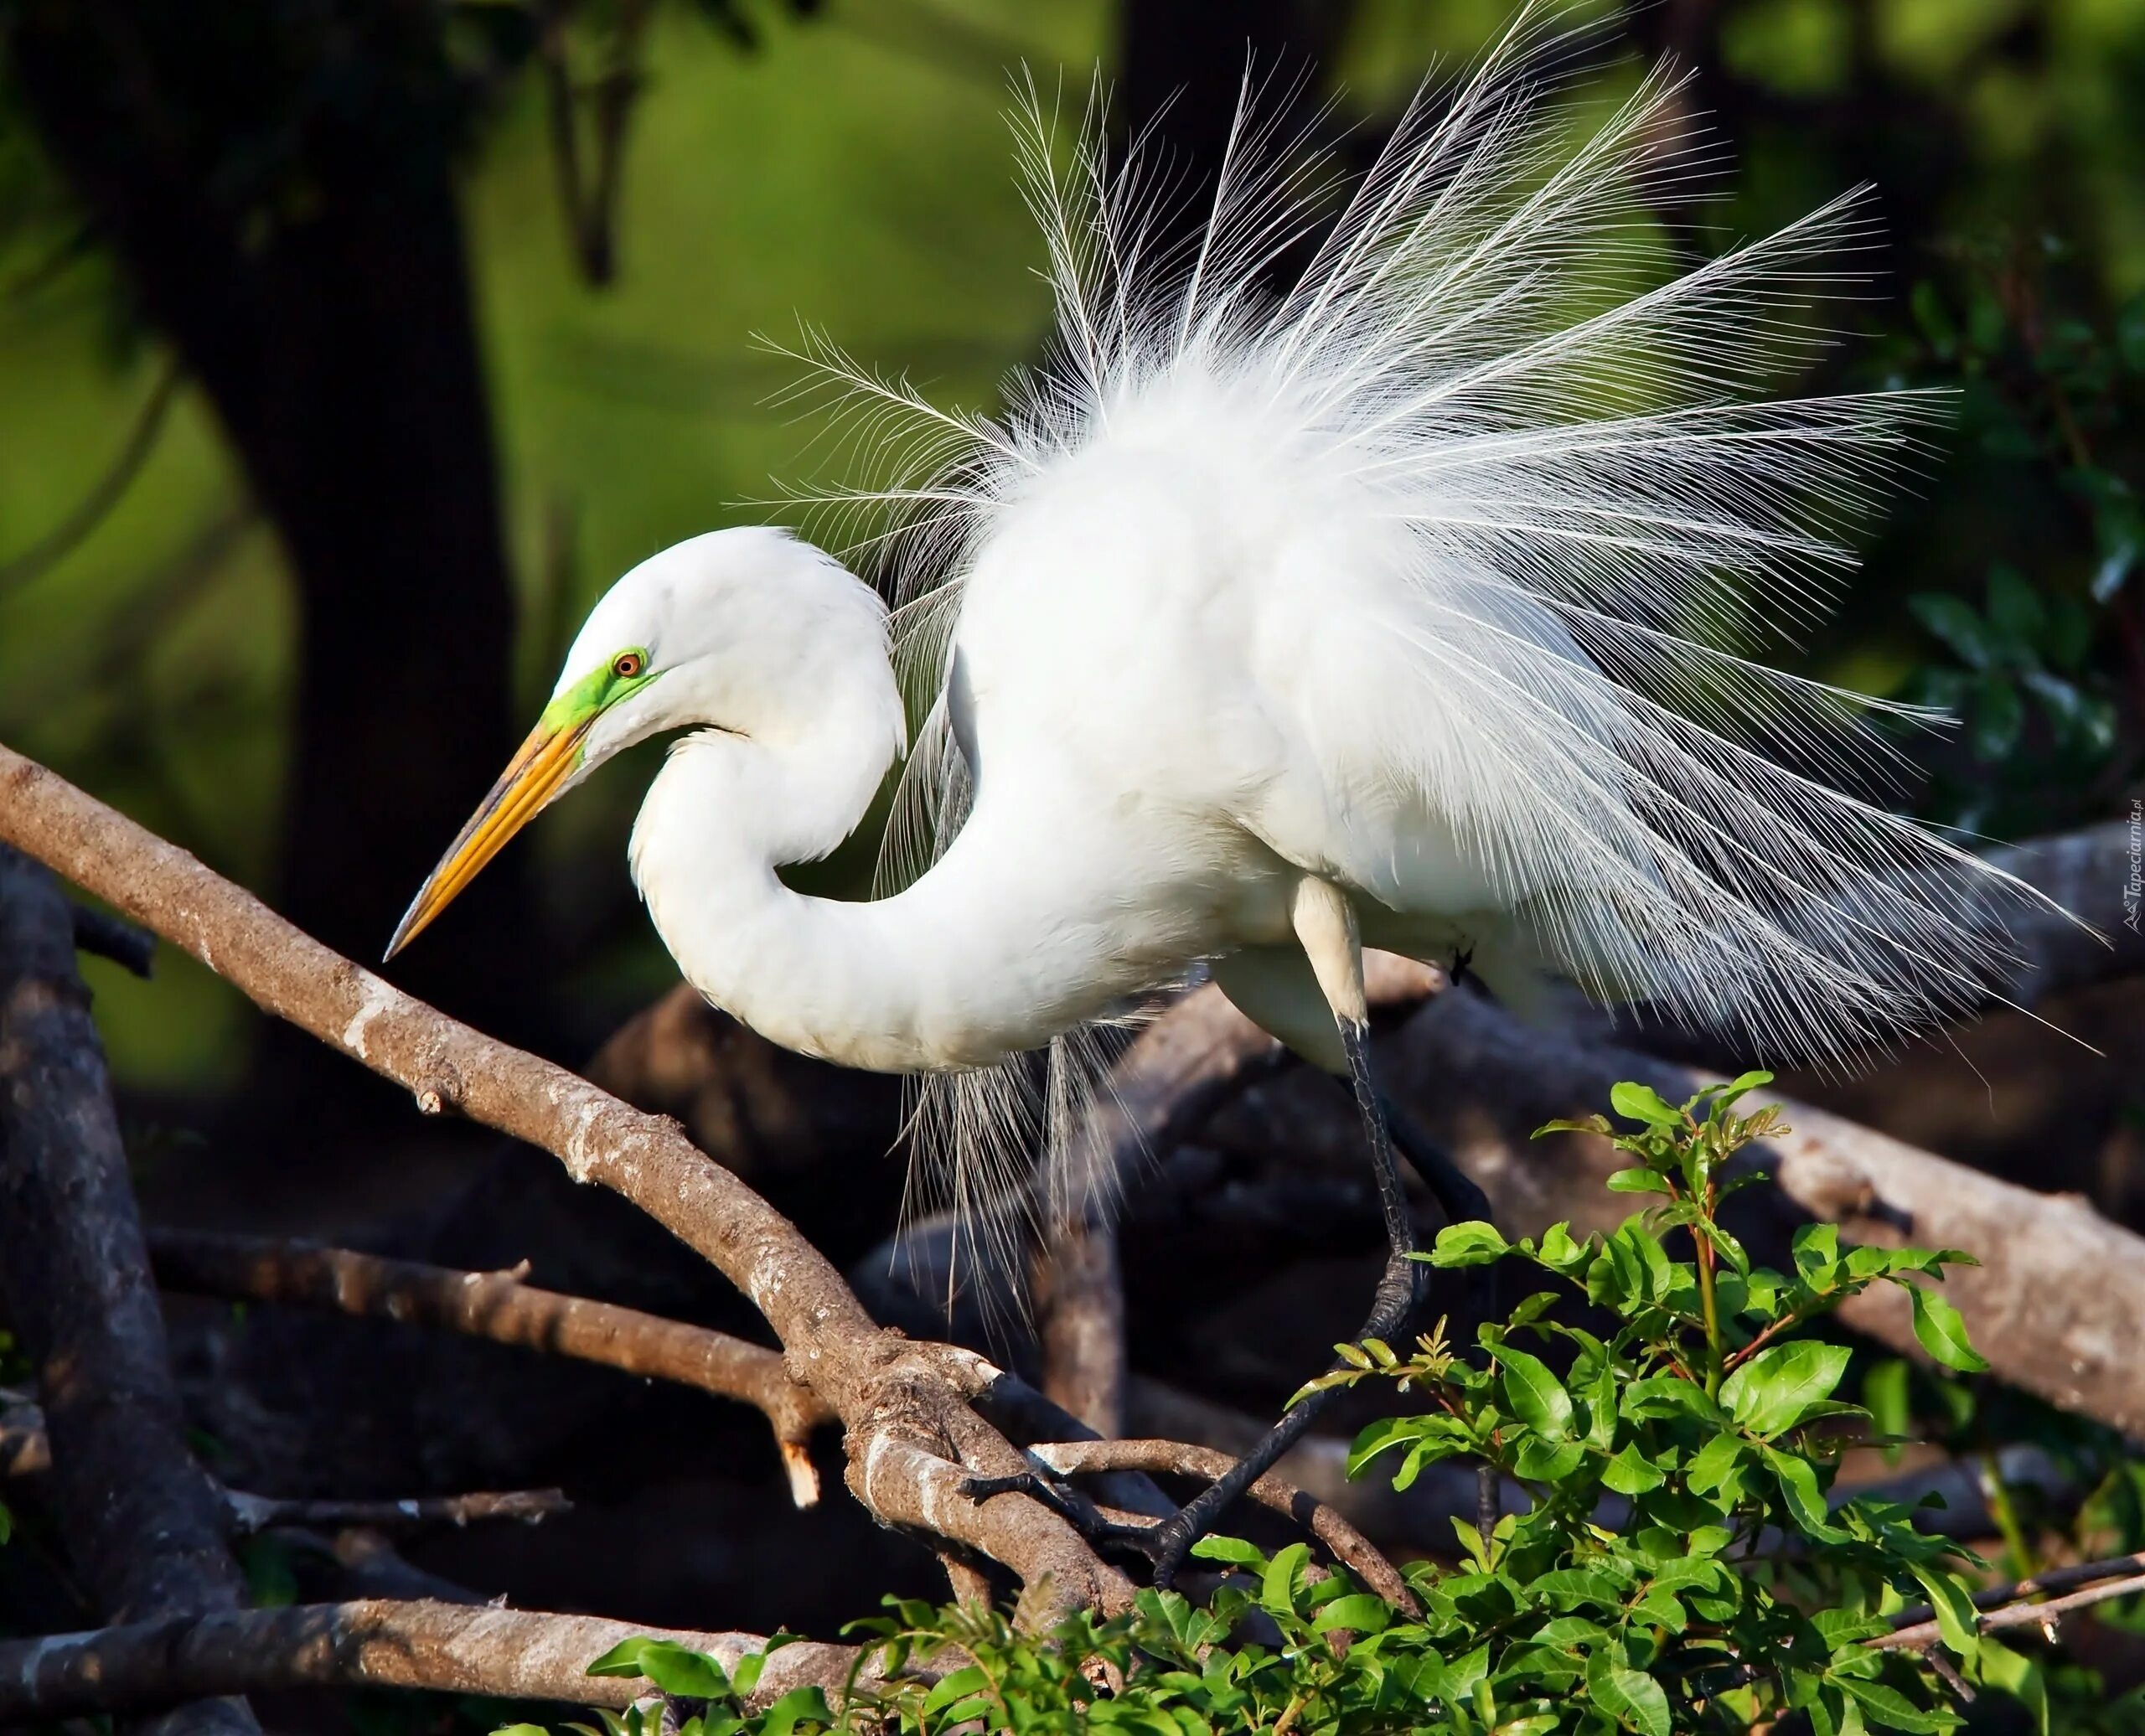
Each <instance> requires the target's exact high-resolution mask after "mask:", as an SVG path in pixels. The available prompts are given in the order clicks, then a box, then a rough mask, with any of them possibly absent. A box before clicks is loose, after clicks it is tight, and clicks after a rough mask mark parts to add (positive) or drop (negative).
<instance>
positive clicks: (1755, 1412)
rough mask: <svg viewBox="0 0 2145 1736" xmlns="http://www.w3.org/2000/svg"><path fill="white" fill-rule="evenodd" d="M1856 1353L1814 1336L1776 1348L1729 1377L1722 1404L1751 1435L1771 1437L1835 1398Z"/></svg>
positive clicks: (1751, 1360)
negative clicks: (1811, 1410) (1814, 1407)
mask: <svg viewBox="0 0 2145 1736" xmlns="http://www.w3.org/2000/svg"><path fill="white" fill-rule="evenodd" d="M1852 1355H1853V1352H1851V1351H1849V1350H1848V1348H1847V1346H1844V1345H1838V1344H1824V1343H1821V1342H1819V1341H1817V1340H1816V1339H1813V1338H1805V1339H1800V1340H1797V1341H1796V1342H1795V1343H1793V1344H1776V1345H1775V1346H1773V1347H1772V1348H1771V1349H1770V1350H1764V1351H1759V1352H1758V1354H1757V1355H1756V1356H1753V1357H1752V1358H1751V1359H1750V1361H1747V1362H1745V1363H1744V1365H1743V1366H1742V1367H1740V1368H1739V1369H1737V1370H1736V1371H1735V1372H1734V1373H1733V1374H1731V1375H1730V1376H1729V1377H1728V1379H1727V1381H1726V1382H1724V1383H1723V1385H1722V1387H1721V1389H1720V1402H1721V1403H1723V1404H1724V1405H1726V1406H1727V1407H1728V1409H1729V1414H1730V1415H1732V1416H1733V1417H1734V1418H1735V1420H1736V1421H1737V1422H1739V1423H1741V1424H1742V1425H1743V1426H1744V1428H1745V1429H1749V1430H1750V1433H1751V1434H1755V1435H1761V1436H1763V1437H1765V1439H1771V1438H1772V1437H1773V1436H1775V1435H1776V1434H1781V1433H1782V1432H1783V1431H1785V1430H1786V1429H1792V1428H1793V1427H1794V1426H1795V1425H1796V1423H1799V1422H1801V1420H1802V1418H1804V1417H1805V1416H1806V1415H1808V1414H1809V1412H1810V1409H1811V1408H1812V1406H1813V1405H1817V1404H1821V1403H1823V1402H1824V1401H1825V1400H1826V1399H1828V1398H1831V1397H1832V1393H1833V1392H1834V1391H1835V1390H1836V1389H1837V1387H1838V1386H1839V1383H1840V1378H1841V1377H1842V1376H1843V1375H1844V1374H1845V1373H1846V1372H1847V1365H1848V1359H1849V1357H1850V1356H1852Z"/></svg>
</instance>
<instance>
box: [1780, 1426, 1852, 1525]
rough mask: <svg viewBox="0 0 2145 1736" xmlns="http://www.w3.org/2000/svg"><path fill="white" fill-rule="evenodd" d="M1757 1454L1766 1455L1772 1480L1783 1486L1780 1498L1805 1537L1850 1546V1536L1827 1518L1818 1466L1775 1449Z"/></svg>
mask: <svg viewBox="0 0 2145 1736" xmlns="http://www.w3.org/2000/svg"><path fill="white" fill-rule="evenodd" d="M1758 1450H1759V1451H1760V1453H1762V1454H1764V1455H1765V1465H1766V1467H1767V1469H1769V1470H1770V1471H1771V1472H1772V1474H1773V1480H1774V1481H1775V1482H1776V1483H1778V1484H1779V1485H1780V1492H1781V1499H1782V1500H1783V1501H1785V1502H1786V1504H1787V1510H1788V1511H1789V1513H1790V1514H1791V1516H1793V1517H1794V1520H1795V1522H1796V1525H1797V1526H1798V1527H1801V1531H1802V1534H1803V1535H1804V1536H1805V1537H1810V1538H1812V1539H1814V1540H1815V1541H1816V1542H1820V1543H1843V1542H1847V1541H1848V1534H1847V1532H1843V1531H1842V1530H1841V1529H1840V1528H1839V1527H1837V1526H1836V1525H1834V1524H1832V1522H1831V1521H1830V1519H1829V1517H1828V1516H1827V1511H1826V1507H1825V1495H1824V1491H1822V1490H1821V1489H1820V1488H1819V1487H1818V1486H1817V1466H1815V1465H1812V1464H1811V1462H1810V1461H1809V1460H1806V1459H1804V1458H1801V1457H1800V1456H1798V1455H1797V1454H1793V1453H1783V1452H1781V1450H1780V1449H1778V1448H1776V1447H1760V1449H1758Z"/></svg>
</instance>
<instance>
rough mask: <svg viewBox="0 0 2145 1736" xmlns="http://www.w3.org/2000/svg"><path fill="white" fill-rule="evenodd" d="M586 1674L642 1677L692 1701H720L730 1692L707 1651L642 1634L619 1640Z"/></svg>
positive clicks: (725, 1674) (726, 1677)
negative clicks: (695, 1649)
mask: <svg viewBox="0 0 2145 1736" xmlns="http://www.w3.org/2000/svg"><path fill="white" fill-rule="evenodd" d="M588 1674H590V1675H591V1676H645V1677H647V1678H648V1679H649V1681H650V1682H654V1684H655V1685H656V1687H659V1688H660V1689H662V1690H663V1692H664V1693H666V1694H677V1695H680V1696H681V1697H685V1698H687V1699H693V1700H719V1699H722V1698H725V1697H727V1696H728V1694H729V1692H730V1675H729V1672H728V1671H726V1670H725V1669H724V1668H723V1667H722V1666H721V1664H720V1663H718V1662H717V1661H716V1660H715V1659H713V1658H711V1657H710V1656H708V1655H707V1654H706V1652H704V1651H691V1650H690V1649H689V1648H687V1647H685V1646H680V1644H679V1643H678V1642H677V1641H676V1640H656V1639H651V1638H649V1636H647V1635H642V1634H636V1635H633V1638H632V1639H630V1640H620V1641H619V1642H618V1644H617V1645H616V1646H612V1648H611V1649H610V1650H609V1651H607V1652H605V1653H604V1654H603V1656H601V1657H599V1658H598V1659H597V1660H596V1661H595V1662H594V1663H592V1664H591V1665H590V1666H588Z"/></svg>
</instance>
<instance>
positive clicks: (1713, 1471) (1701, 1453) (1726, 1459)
mask: <svg viewBox="0 0 2145 1736" xmlns="http://www.w3.org/2000/svg"><path fill="white" fill-rule="evenodd" d="M1742 1456H1743V1443H1742V1442H1741V1441H1740V1440H1739V1439H1736V1438H1735V1436H1734V1435H1732V1434H1716V1435H1715V1436H1713V1439H1711V1440H1709V1441H1708V1442H1707V1443H1706V1444H1704V1445H1703V1447H1701V1448H1699V1449H1698V1451H1697V1453H1696V1454H1693V1456H1692V1459H1691V1462H1690V1464H1689V1465H1687V1466H1686V1467H1685V1468H1684V1470H1683V1481H1684V1483H1685V1484H1686V1485H1688V1486H1689V1487H1690V1488H1692V1489H1693V1490H1695V1491H1698V1493H1699V1494H1701V1495H1709V1494H1711V1493H1712V1492H1713V1491H1714V1490H1716V1489H1718V1488H1719V1487H1720V1485H1721V1484H1722V1483H1723V1482H1724V1480H1726V1479H1727V1476H1728V1474H1729V1472H1730V1471H1732V1470H1734V1469H1735V1466H1736V1462H1737V1461H1738V1460H1740V1459H1741V1458H1742Z"/></svg>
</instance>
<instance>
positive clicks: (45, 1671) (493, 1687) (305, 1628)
mask: <svg viewBox="0 0 2145 1736" xmlns="http://www.w3.org/2000/svg"><path fill="white" fill-rule="evenodd" d="M637 1636H644V1637H648V1638H652V1639H659V1640H676V1641H677V1642H678V1643H679V1644H680V1645H682V1646H689V1647H690V1648H691V1649H692V1650H693V1651H700V1652H706V1653H707V1654H708V1655H709V1656H712V1657H714V1658H716V1660H718V1661H720V1662H721V1665H722V1666H723V1667H724V1668H725V1669H734V1668H735V1667H736V1666H737V1662H738V1661H739V1660H740V1659H741V1658H743V1657H745V1656H748V1655H749V1654H752V1653H754V1652H761V1651H765V1650H766V1648H767V1641H766V1640H764V1639H762V1638H761V1637H760V1636H759V1635H757V1634H733V1633H724V1634H698V1633H685V1632H679V1631H675V1630H666V1629H662V1628H649V1627H643V1626H638V1625H634V1624H633V1623H630V1622H623V1621H611V1620H606V1619H604V1618H602V1617H600V1616H594V1615H541V1614H538V1613H536V1612H535V1611H532V1610H526V1609H494V1608H493V1607H492V1606H490V1605H489V1604H484V1605H480V1606H477V1607H471V1606H470V1605H468V1604H449V1603H441V1602H432V1601H423V1602H411V1603H395V1602H388V1601H385V1600H380V1599H365V1600H362V1601H359V1602H354V1603H347V1604H296V1605H292V1606H289V1607H286V1608H283V1609H246V1610H239V1611H233V1612H230V1613H226V1614H223V1615H207V1616H199V1617H195V1618H193V1619H191V1620H168V1621H154V1622H148V1621H144V1622H134V1623H130V1624H129V1625H126V1626H123V1627H113V1628H106V1629H104V1630H101V1632H96V1633H85V1634H54V1635H49V1636H47V1637H45V1638H44V1639H39V1640H10V1641H8V1642H6V1643H4V1644H0V1723H7V1724H20V1723H28V1722H31V1721H33V1720H35V1721H37V1722H40V1723H43V1722H48V1721H50V1720H53V1719H57V1718H81V1717H87V1716H89V1715H90V1714H93V1713H107V1712H116V1713H127V1712H138V1711H143V1710H147V1709H150V1708H156V1707H160V1706H168V1705H170V1704H172V1703H173V1702H175V1701H180V1700H189V1699H198V1698H201V1697H205V1696H209V1695H217V1694H240V1693H247V1694H251V1693H271V1692H282V1691H287V1690H288V1689H292V1688H302V1687H403V1688H429V1689H432V1690H434V1691H435V1692H447V1693H457V1694H482V1695H484V1696H486V1697H490V1698H496V1699H509V1700H555V1701H561V1702H566V1703H567V1704H570V1705H576V1706H604V1707H609V1708H612V1709H614V1710H623V1708H626V1707H628V1706H630V1705H632V1704H633V1702H634V1701H636V1700H643V1699H647V1698H649V1697H651V1696H653V1695H654V1693H655V1692H656V1689H655V1687H654V1684H653V1683H651V1682H646V1681H643V1680H642V1679H641V1678H639V1677H617V1676H591V1675H589V1674H588V1673H587V1671H588V1666H589V1665H590V1664H591V1663H592V1662H593V1661H595V1660H596V1659H597V1658H599V1657H601V1656H602V1655H603V1654H604V1653H605V1652H607V1651H609V1650H610V1649H611V1648H612V1646H616V1645H618V1643H619V1642H620V1641H622V1640H629V1639H633V1638H635V1637H637ZM853 1669H854V1670H857V1671H858V1679H859V1680H860V1681H862V1682H871V1681H873V1680H876V1676H875V1673H874V1671H875V1660H873V1659H871V1658H866V1659H864V1660H863V1661H862V1664H861V1668H860V1667H859V1657H858V1653H857V1651H856V1649H855V1647H853V1646H829V1645H823V1644H819V1643H817V1642H815V1641H812V1640H799V1641H797V1642H795V1643H793V1644H791V1645H788V1646H781V1647H779V1648H778V1649H777V1650H776V1651H774V1652H773V1654H772V1655H771V1656H769V1657H768V1661H767V1665H766V1667H765V1668H764V1670H763V1671H762V1674H761V1677H760V1682H759V1685H758V1687H757V1688H756V1689H755V1691H754V1693H753V1696H752V1697H753V1699H754V1701H755V1702H759V1703H762V1704H764V1703H766V1702H769V1701H772V1700H774V1699H777V1698H779V1697H781V1696H782V1695H783V1694H784V1693H786V1692H788V1691H789V1690H790V1689H791V1688H793V1687H804V1686H807V1685H808V1684H816V1685H817V1686H819V1687H823V1688H824V1689H826V1690H828V1692H829V1694H830V1697H835V1698H838V1697H840V1694H841V1692H842V1691H843V1688H844V1687H845V1684H846V1683H847V1682H848V1681H849V1680H850V1671H852V1670H853Z"/></svg>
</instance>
